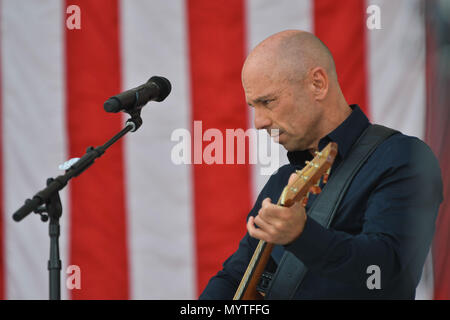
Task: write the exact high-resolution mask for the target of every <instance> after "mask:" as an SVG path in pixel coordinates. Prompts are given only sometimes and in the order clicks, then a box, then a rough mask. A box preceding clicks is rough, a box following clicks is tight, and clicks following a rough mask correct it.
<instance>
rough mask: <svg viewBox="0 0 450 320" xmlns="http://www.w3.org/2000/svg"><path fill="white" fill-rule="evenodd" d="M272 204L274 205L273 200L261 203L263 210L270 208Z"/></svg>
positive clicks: (268, 199)
mask: <svg viewBox="0 0 450 320" xmlns="http://www.w3.org/2000/svg"><path fill="white" fill-rule="evenodd" d="M271 204H272V200H271V199H270V198H265V199H264V200H263V201H262V203H261V208H267V207H270V205H271Z"/></svg>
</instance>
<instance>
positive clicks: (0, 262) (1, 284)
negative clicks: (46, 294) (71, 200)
mask: <svg viewBox="0 0 450 320" xmlns="http://www.w3.org/2000/svg"><path fill="white" fill-rule="evenodd" d="M0 35H1V33H0ZM0 53H1V46H0ZM1 61H2V59H1V55H0V62H1ZM2 75H3V73H2V68H1V63H0V115H1V116H0V182H1V183H0V300H3V299H5V298H6V295H5V258H4V255H5V250H4V246H5V240H4V239H5V230H4V226H3V208H4V206H5V202H4V201H3V106H2V101H3V96H2V90H1V89H2V88H3V82H2Z"/></svg>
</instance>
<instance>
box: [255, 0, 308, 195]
mask: <svg viewBox="0 0 450 320" xmlns="http://www.w3.org/2000/svg"><path fill="white" fill-rule="evenodd" d="M311 6H312V3H311V1H310V0H302V1H290V0H281V1H271V0H247V10H246V12H247V39H248V40H247V41H248V45H247V49H248V52H250V51H251V50H252V49H253V48H254V47H255V46H256V45H257V44H258V43H260V42H261V41H262V40H264V39H265V38H267V37H269V36H270V35H272V34H274V33H277V32H280V31H283V30H287V29H300V30H305V31H312V24H313V21H312V7H311ZM253 119H254V111H253V109H251V113H250V119H249V120H250V124H249V128H254V125H253ZM267 139H268V140H270V141H271V142H270V143H271V144H275V148H274V150H276V151H274V152H277V153H278V155H279V159H280V165H279V167H281V166H283V165H284V164H287V163H289V162H288V160H287V157H286V149H284V147H283V146H281V145H280V144H277V143H274V142H272V140H271V139H270V138H269V137H268V136H267ZM252 147H253V149H252V150H251V152H261V151H259V150H256V149H255V148H254V147H255V145H253V146H252ZM264 151H265V150H264ZM267 154H270V151H268V152H267ZM256 159H258V163H257V164H256V165H254V166H253V168H252V169H253V170H252V173H253V200H256V197H257V196H258V194H259V192H261V190H262V188H263V187H264V185H265V184H266V182H267V180H268V179H269V177H270V175H262V174H261V169H262V168H263V167H264V168H267V167H269V166H268V165H266V164H265V165H264V166H262V165H261V161H260V159H259V158H258V156H256ZM272 159H273V158H272ZM276 169H278V167H277V168H276Z"/></svg>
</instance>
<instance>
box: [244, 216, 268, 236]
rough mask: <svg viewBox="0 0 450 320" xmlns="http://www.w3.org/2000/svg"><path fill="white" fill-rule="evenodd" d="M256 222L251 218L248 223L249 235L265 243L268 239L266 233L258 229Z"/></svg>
mask: <svg viewBox="0 0 450 320" xmlns="http://www.w3.org/2000/svg"><path fill="white" fill-rule="evenodd" d="M254 220H255V218H254V217H253V216H251V217H250V218H249V219H248V221H247V231H248V234H249V235H250V236H251V237H253V238H256V239H259V240H264V241H265V240H266V239H267V235H266V233H265V232H264V231H263V230H261V229H258V228H256V226H255V224H254Z"/></svg>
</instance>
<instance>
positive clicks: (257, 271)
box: [233, 240, 273, 300]
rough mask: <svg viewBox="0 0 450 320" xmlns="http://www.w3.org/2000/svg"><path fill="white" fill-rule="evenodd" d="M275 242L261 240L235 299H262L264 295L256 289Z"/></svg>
mask: <svg viewBox="0 0 450 320" xmlns="http://www.w3.org/2000/svg"><path fill="white" fill-rule="evenodd" d="M272 249H273V244H271V243H268V242H266V241H264V240H259V243H258V246H257V247H256V249H255V252H254V253H253V256H252V259H251V260H250V263H249V265H248V267H247V270H246V271H245V273H244V276H243V277H242V280H241V283H240V284H239V287H238V289H237V290H236V293H235V295H234V297H233V300H260V299H262V298H263V297H262V296H261V294H259V293H258V291H257V290H256V286H257V285H258V281H259V279H260V278H261V275H262V274H263V272H264V269H265V267H266V265H267V262H269V258H270V254H271V253H272Z"/></svg>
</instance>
